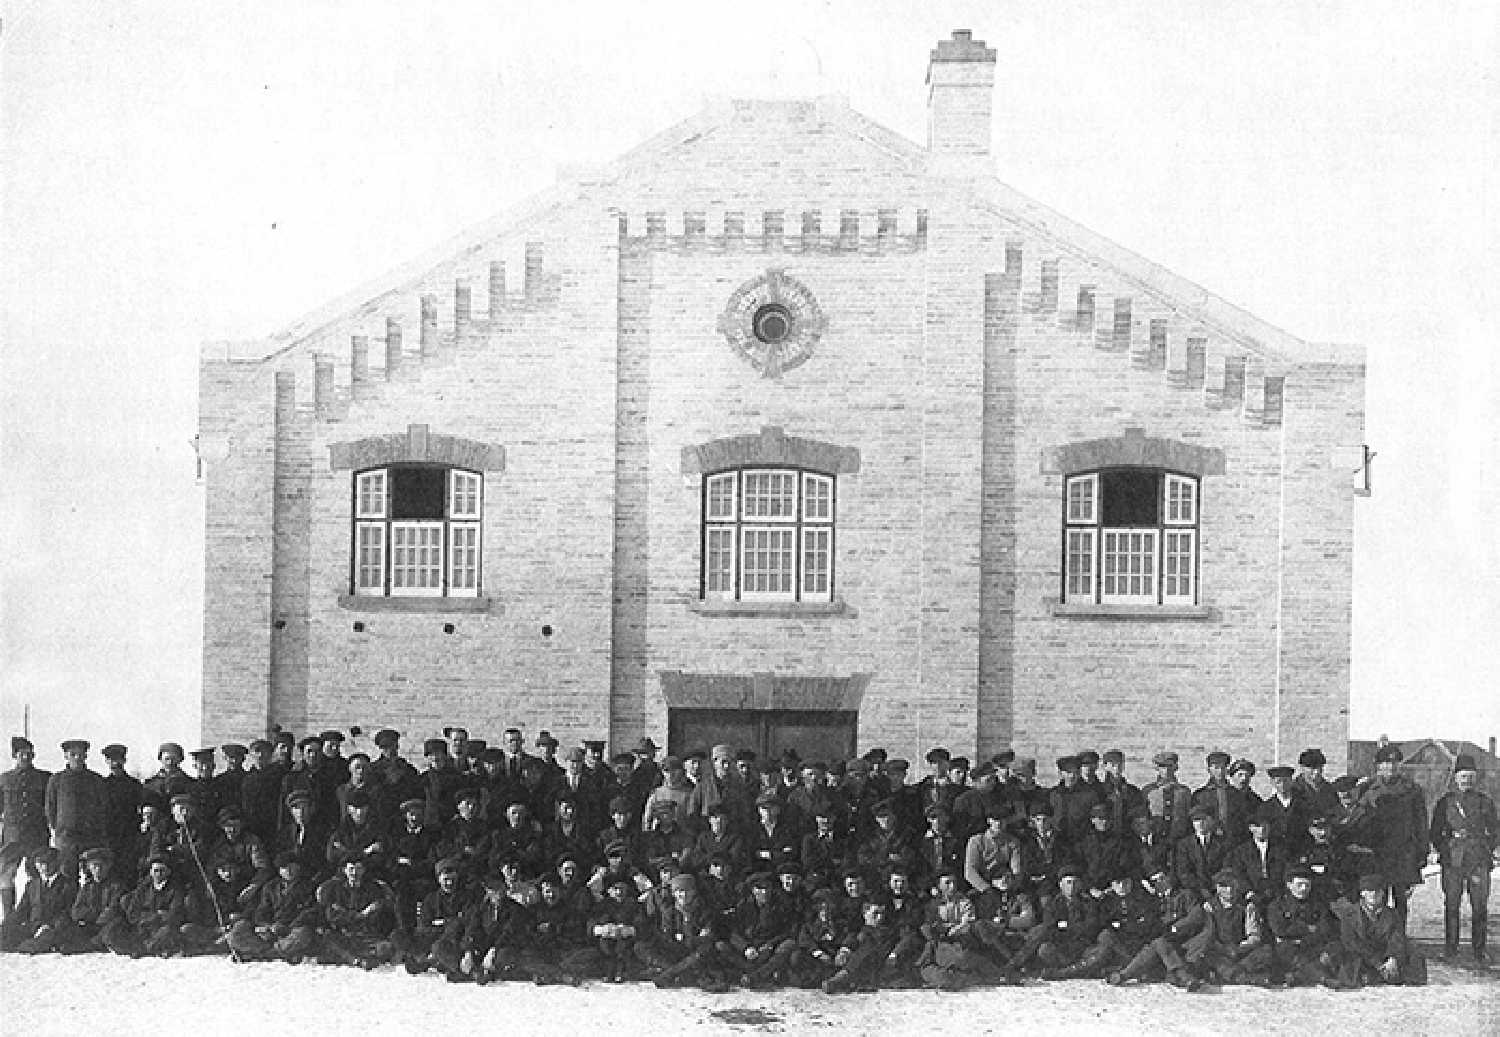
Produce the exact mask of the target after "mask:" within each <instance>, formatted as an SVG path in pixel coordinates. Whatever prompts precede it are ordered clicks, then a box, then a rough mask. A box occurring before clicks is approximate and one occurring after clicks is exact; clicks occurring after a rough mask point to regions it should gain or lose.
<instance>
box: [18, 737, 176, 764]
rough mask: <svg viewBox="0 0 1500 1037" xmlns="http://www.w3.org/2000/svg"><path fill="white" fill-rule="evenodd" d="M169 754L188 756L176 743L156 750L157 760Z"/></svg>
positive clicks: (169, 743) (163, 745)
mask: <svg viewBox="0 0 1500 1037" xmlns="http://www.w3.org/2000/svg"><path fill="white" fill-rule="evenodd" d="M12 741H14V740H12ZM26 744H27V745H30V744H31V743H30V742H28V743H26ZM167 753H176V754H177V755H178V756H179V757H181V756H184V755H186V754H185V753H183V751H182V746H180V745H178V744H177V743H176V742H163V743H161V745H159V746H157V749H156V757H157V759H161V757H162V756H164V755H166V754H167Z"/></svg>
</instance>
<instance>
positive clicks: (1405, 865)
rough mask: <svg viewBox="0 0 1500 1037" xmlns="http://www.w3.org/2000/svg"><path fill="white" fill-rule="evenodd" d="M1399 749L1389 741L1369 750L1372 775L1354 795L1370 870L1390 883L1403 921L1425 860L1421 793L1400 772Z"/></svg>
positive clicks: (1423, 798) (1424, 807)
mask: <svg viewBox="0 0 1500 1037" xmlns="http://www.w3.org/2000/svg"><path fill="white" fill-rule="evenodd" d="M1401 759H1402V755H1401V749H1400V748H1399V747H1398V746H1396V745H1394V744H1391V743H1387V744H1386V745H1383V746H1381V747H1380V749H1379V750H1378V751H1377V752H1376V753H1375V780H1374V781H1372V782H1370V784H1369V785H1368V786H1366V788H1365V791H1364V793H1363V794H1362V795H1361V796H1360V800H1359V801H1360V803H1361V804H1363V805H1364V806H1365V808H1366V810H1367V811H1368V813H1369V816H1370V832H1371V836H1372V839H1371V841H1372V842H1373V844H1374V845H1373V849H1374V850H1375V869H1374V870H1376V871H1378V872H1379V873H1380V874H1382V875H1384V876H1385V880H1386V881H1387V882H1388V883H1390V887H1391V903H1392V904H1393V905H1394V906H1395V908H1396V915H1397V917H1398V918H1400V919H1401V924H1402V926H1403V927H1404V926H1405V925H1406V902H1407V900H1408V899H1410V897H1411V888H1412V887H1413V886H1417V885H1420V884H1421V882H1422V865H1424V864H1426V863H1427V797H1426V796H1424V795H1423V794H1422V789H1421V787H1420V786H1418V785H1417V784H1416V783H1415V782H1413V781H1412V780H1411V779H1410V778H1408V777H1407V776H1406V775H1404V774H1402V773H1401V771H1400V766H1401Z"/></svg>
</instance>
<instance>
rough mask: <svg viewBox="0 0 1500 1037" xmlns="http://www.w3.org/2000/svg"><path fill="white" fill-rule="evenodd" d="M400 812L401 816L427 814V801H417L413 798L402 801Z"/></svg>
mask: <svg viewBox="0 0 1500 1037" xmlns="http://www.w3.org/2000/svg"><path fill="white" fill-rule="evenodd" d="M401 812H402V813H403V814H424V813H426V812H427V801H426V800H425V799H417V798H416V797H415V796H413V797H412V798H411V799H403V800H402V801H401Z"/></svg>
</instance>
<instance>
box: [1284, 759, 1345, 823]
mask: <svg viewBox="0 0 1500 1037" xmlns="http://www.w3.org/2000/svg"><path fill="white" fill-rule="evenodd" d="M1327 766H1328V757H1326V756H1324V755H1323V750H1322V749H1303V750H1302V753H1301V755H1299V756H1298V757H1297V769H1298V774H1297V777H1296V778H1295V779H1293V781H1292V792H1293V793H1294V794H1295V795H1297V796H1300V797H1301V798H1302V801H1303V802H1304V803H1305V804H1307V816H1308V817H1332V816H1333V812H1334V811H1335V810H1337V809H1338V806H1339V795H1338V793H1337V792H1335V791H1334V790H1333V783H1332V782H1331V781H1329V780H1328V779H1327V778H1325V777H1323V768H1324V767H1327Z"/></svg>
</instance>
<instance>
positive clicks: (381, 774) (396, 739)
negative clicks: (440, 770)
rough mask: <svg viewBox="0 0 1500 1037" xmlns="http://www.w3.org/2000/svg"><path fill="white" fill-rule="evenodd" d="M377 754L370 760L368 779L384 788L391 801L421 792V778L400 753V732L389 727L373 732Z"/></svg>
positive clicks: (400, 799)
mask: <svg viewBox="0 0 1500 1037" xmlns="http://www.w3.org/2000/svg"><path fill="white" fill-rule="evenodd" d="M375 748H376V749H377V750H379V755H378V756H376V758H375V759H373V760H371V761H370V781H371V782H373V783H374V784H375V785H377V786H379V787H380V788H383V789H385V794H386V797H387V798H388V799H389V801H390V802H392V803H398V804H399V803H405V802H406V801H407V800H408V799H411V798H412V797H413V796H420V795H421V794H422V779H421V777H420V776H419V775H418V774H417V769H416V768H415V767H413V766H412V765H411V764H409V763H407V762H406V760H405V758H403V757H402V755H401V732H399V731H395V730H392V729H391V728H389V727H386V728H381V729H380V730H379V731H376V732H375Z"/></svg>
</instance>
